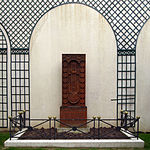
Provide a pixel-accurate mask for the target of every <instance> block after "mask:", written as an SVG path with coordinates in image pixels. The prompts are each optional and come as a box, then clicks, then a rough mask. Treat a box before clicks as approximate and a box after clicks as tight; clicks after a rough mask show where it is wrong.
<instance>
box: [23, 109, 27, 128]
mask: <svg viewBox="0 0 150 150" xmlns="http://www.w3.org/2000/svg"><path fill="white" fill-rule="evenodd" d="M23 123H24V128H25V127H26V111H25V110H24V111H23Z"/></svg>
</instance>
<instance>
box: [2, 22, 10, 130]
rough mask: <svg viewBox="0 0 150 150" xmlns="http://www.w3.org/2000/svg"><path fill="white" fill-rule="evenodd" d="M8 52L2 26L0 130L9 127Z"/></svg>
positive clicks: (8, 47)
mask: <svg viewBox="0 0 150 150" xmlns="http://www.w3.org/2000/svg"><path fill="white" fill-rule="evenodd" d="M8 50H10V43H9V38H8V35H7V33H6V31H5V29H4V27H3V26H2V25H1V24H0V128H7V127H8V82H9V81H8Z"/></svg>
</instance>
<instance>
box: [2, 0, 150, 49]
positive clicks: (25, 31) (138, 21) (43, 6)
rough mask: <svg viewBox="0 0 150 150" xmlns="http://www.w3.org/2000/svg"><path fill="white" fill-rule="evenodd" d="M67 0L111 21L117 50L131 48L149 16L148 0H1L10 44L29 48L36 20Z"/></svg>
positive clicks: (14, 46) (149, 3) (3, 19)
mask: <svg viewBox="0 0 150 150" xmlns="http://www.w3.org/2000/svg"><path fill="white" fill-rule="evenodd" d="M69 3H79V4H84V5H87V6H90V7H92V8H94V9H95V10H97V11H98V12H100V13H101V14H102V15H103V16H104V17H105V18H106V19H107V21H108V22H109V24H110V25H111V27H112V29H113V31H114V34H115V36H116V40H117V46H118V50H122V49H123V50H124V49H128V50H131V49H135V47H136V40H137V37H138V34H139V32H140V30H141V28H142V27H143V25H144V24H145V22H146V21H147V20H148V19H149V17H150V1H149V0H138V1H137V0H43V1H42V0H1V1H0V23H1V24H3V26H4V27H5V29H6V31H7V32H8V35H9V37H10V41H11V47H12V48H29V42H30V36H31V34H32V31H33V28H34V26H35V25H36V23H37V21H38V20H39V19H40V18H41V17H42V16H43V15H44V14H45V13H46V12H48V11H49V10H50V9H52V8H54V7H56V6H59V5H62V4H69Z"/></svg>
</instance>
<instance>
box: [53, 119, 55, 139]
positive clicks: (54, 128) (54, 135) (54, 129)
mask: <svg viewBox="0 0 150 150" xmlns="http://www.w3.org/2000/svg"><path fill="white" fill-rule="evenodd" d="M53 119H54V140H55V139H56V133H55V131H56V129H55V128H56V117H54V118H53Z"/></svg>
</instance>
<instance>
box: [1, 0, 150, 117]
mask: <svg viewBox="0 0 150 150" xmlns="http://www.w3.org/2000/svg"><path fill="white" fill-rule="evenodd" d="M71 3H74V4H83V5H86V6H89V7H91V8H93V9H95V10H96V11H98V12H99V13H100V14H102V15H103V16H104V17H105V19H106V20H107V21H108V23H109V24H110V26H111V27H112V30H113V32H114V35H115V37H116V42H117V52H118V56H117V58H118V59H117V60H118V61H117V64H118V67H117V81H118V82H117V118H119V115H118V114H119V110H120V109H123V110H127V111H128V112H129V113H130V115H132V116H133V117H135V102H136V101H135V100H136V42H137V38H138V35H139V33H140V31H141V29H142V27H143V26H144V24H145V23H146V21H147V20H148V19H149V18H150V1H149V0H138V1H137V0H44V1H42V0H1V1H0V23H1V24H2V25H3V26H5V29H6V31H7V33H8V35H9V38H10V44H11V66H12V68H11V83H12V85H11V87H12V88H11V89H12V114H16V113H17V112H18V111H19V110H22V109H25V108H26V109H27V110H28V113H29V114H30V84H29V81H30V80H29V47H30V38H31V35H32V32H33V30H34V27H35V26H36V24H37V22H38V21H39V19H40V18H41V17H42V16H43V15H44V14H45V13H47V12H48V11H49V10H51V9H53V8H55V7H57V6H61V5H64V4H71ZM20 64H21V65H20ZM17 65H19V66H17ZM17 67H18V68H17ZM23 74H24V76H23ZM13 84H15V85H13ZM119 105H120V106H119ZM29 114H28V116H29Z"/></svg>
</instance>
